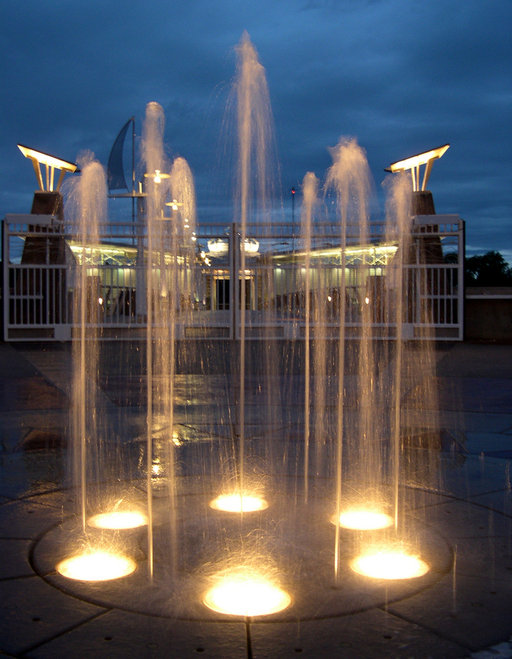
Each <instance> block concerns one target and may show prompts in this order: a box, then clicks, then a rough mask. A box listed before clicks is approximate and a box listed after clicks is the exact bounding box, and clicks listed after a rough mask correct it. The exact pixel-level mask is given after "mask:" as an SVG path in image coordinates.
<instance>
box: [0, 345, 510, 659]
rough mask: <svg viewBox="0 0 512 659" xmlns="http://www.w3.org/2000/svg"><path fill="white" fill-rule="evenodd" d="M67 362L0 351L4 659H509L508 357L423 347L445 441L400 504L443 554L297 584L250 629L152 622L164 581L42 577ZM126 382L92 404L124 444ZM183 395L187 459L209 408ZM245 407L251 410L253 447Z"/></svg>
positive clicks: (190, 389) (61, 495) (206, 427)
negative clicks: (409, 577)
mask: <svg viewBox="0 0 512 659" xmlns="http://www.w3.org/2000/svg"><path fill="white" fill-rule="evenodd" d="M70 357H71V353H70V348H69V346H68V345H45V346H34V345H21V344H20V345H14V344H11V345H7V344H0V420H1V428H2V431H1V435H0V442H1V444H0V446H1V452H0V477H1V480H0V551H1V553H0V556H1V557H2V560H1V561H0V610H1V611H2V617H1V622H0V651H1V653H3V655H5V656H16V657H69V656H72V655H76V656H79V657H93V656H94V657H177V658H181V657H196V656H209V657H225V658H230V657H240V658H242V657H254V658H257V657H276V658H277V657H279V658H280V657H296V656H304V657H377V656H378V657H469V656H473V657H478V658H480V659H484V658H487V657H492V656H502V657H506V656H508V657H512V649H511V646H510V644H509V642H508V641H509V638H510V637H511V634H512V607H511V606H510V602H511V600H512V492H511V476H510V462H511V461H512V346H506V345H490V344H469V343H462V344H441V345H439V346H438V347H437V351H436V362H437V369H436V371H437V387H438V391H439V412H440V425H441V427H442V429H443V432H444V433H445V434H446V435H447V436H448V437H449V438H450V441H448V442H447V443H446V445H445V446H444V451H441V452H440V454H439V463H438V464H439V470H440V471H442V476H443V478H442V483H441V485H440V487H439V488H438V490H437V491H432V490H430V491H421V492H419V493H418V494H417V495H416V496H414V497H413V498H412V503H410V504H409V505H410V510H409V513H410V514H413V515H414V516H415V517H416V518H421V519H426V520H428V529H429V534H430V536H431V538H432V539H433V542H434V545H435V549H434V553H436V552H437V553H438V554H440V555H441V554H442V557H441V558H440V559H439V564H438V565H436V566H435V569H434V570H433V573H432V574H431V575H430V577H427V578H421V579H420V580H417V581H415V583H414V584H413V585H410V584H409V585H407V586H400V587H399V588H397V587H395V586H389V585H388V584H385V583H383V582H382V581H379V583H378V584H370V585H368V583H367V582H365V581H364V579H362V578H361V579H359V580H358V579H357V578H354V577H353V576H350V575H348V573H346V574H345V573H344V580H343V582H342V583H341V585H340V586H339V588H338V589H335V590H334V591H333V590H332V589H331V590H330V589H329V588H327V587H324V586H323V585H322V584H321V583H320V579H316V580H315V578H314V577H312V578H311V580H310V581H308V578H309V577H304V578H302V580H301V581H302V586H301V587H299V586H300V584H296V586H297V588H296V591H297V594H296V598H297V601H296V603H295V604H294V605H293V606H292V607H291V608H290V610H289V612H288V613H287V614H285V615H284V614H281V615H275V616H270V617H268V618H264V617H259V618H254V619H243V618H238V617H235V618H230V617H229V616H222V615H211V614H209V613H208V612H206V611H203V610H202V608H201V606H198V607H191V608H190V609H187V607H186V606H185V607H184V608H185V609H186V612H180V611H177V609H176V606H174V605H173V606H169V609H168V610H167V613H166V609H165V607H164V608H163V609H162V608H161V605H160V604H159V605H158V606H156V605H155V604H154V602H155V597H156V599H157V600H158V598H159V597H160V598H161V597H162V596H163V594H165V588H166V582H165V579H163V580H162V581H161V583H157V584H154V585H153V586H150V585H149V586H148V583H147V578H146V577H145V576H144V575H145V567H144V566H142V565H141V566H139V570H138V574H137V576H135V577H128V578H127V581H126V583H124V584H123V585H119V586H116V587H111V586H108V587H103V588H102V587H101V585H99V586H95V587H94V588H92V589H88V588H85V589H84V588H82V587H81V586H79V585H77V586H75V584H68V583H66V582H65V580H64V579H62V578H60V577H59V576H58V575H56V574H55V571H54V569H53V566H52V565H51V553H52V551H53V547H56V548H59V550H62V547H61V545H60V544H59V542H60V541H56V540H55V541H54V540H53V539H52V538H53V537H54V536H55V534H56V533H58V531H59V529H60V528H62V527H63V526H64V525H65V524H66V523H69V520H70V519H72V517H73V512H74V510H75V499H76V494H75V492H74V491H73V490H72V489H70V487H69V485H70V481H69V476H68V468H67V465H68V460H67V452H66V450H65V444H66V441H67V438H68V435H69V397H70V391H71V368H70ZM124 376H125V377H124V378H123V376H122V375H120V374H119V372H117V373H116V374H115V377H114V375H113V376H112V378H111V379H110V381H109V382H105V386H104V396H105V400H104V404H105V409H107V410H108V413H109V414H111V415H112V417H113V418H114V419H115V423H118V424H121V425H123V424H124V426H126V427H129V429H130V432H131V433H132V435H133V437H135V438H136V437H137V436H138V435H140V434H143V432H144V419H145V411H144V409H143V408H142V407H140V406H139V405H138V403H139V402H140V400H139V398H140V384H141V382H140V379H138V378H137V376H135V377H134V378H132V379H131V380H130V382H128V380H129V375H128V372H127V373H125V374H124ZM116 377H117V378H118V379H117V380H116ZM215 377H218V376H215ZM123 380H124V384H125V385H126V388H125V389H123V391H124V393H123V394H122V396H120V394H119V392H120V391H121V389H122V387H123V386H124V385H123ZM187 382H188V384H187ZM187 382H185V380H183V382H182V383H181V385H180V386H181V389H180V392H181V393H180V395H182V396H183V400H182V401H181V402H180V405H178V406H177V410H178V411H177V416H176V419H175V423H176V427H177V433H178V436H179V438H181V439H180V440H179V441H180V443H181V444H182V445H183V446H184V450H185V451H190V455H192V454H193V452H194V451H195V450H196V448H195V447H196V446H199V445H201V446H206V445H207V444H208V442H206V441H204V440H205V438H206V437H210V438H211V436H212V428H213V423H209V424H205V422H204V419H205V412H207V410H208V405H205V404H204V400H201V398H202V394H199V395H197V391H198V390H197V388H196V389H194V386H192V385H191V384H190V381H187ZM196 384H197V382H196ZM218 384H219V381H218V380H216V381H213V380H212V381H211V382H210V384H209V385H208V386H207V387H206V389H209V390H210V392H211V391H214V392H215V391H216V390H217V389H218ZM201 386H205V385H204V382H203V383H202V385H201ZM126 391H128V392H130V391H131V394H130V395H128V394H127V393H126ZM194 391H196V396H197V398H196V399H195V402H194V398H193V393H194ZM257 401H258V399H257V396H255V397H254V398H251V397H249V403H248V408H249V409H248V421H249V423H250V424H252V427H251V433H252V435H254V436H255V437H256V436H257V435H258V432H257V429H258V414H257V412H258V402H257ZM200 408H201V409H200ZM194 410H196V411H194ZM293 416H294V414H293V413H291V414H289V415H288V416H286V417H285V418H279V420H278V422H277V423H276V427H275V428H274V430H273V432H275V434H276V438H275V441H276V442H279V441H280V437H281V434H282V431H283V428H284V427H285V426H286V424H287V423H288V426H289V428H292V430H293V427H294V426H293V424H292V423H291V422H292V421H293V420H294V419H293ZM124 426H123V427H124ZM216 428H217V430H218V432H217V437H216V439H217V440H218V441H219V442H222V441H224V439H229V438H226V437H224V436H223V432H224V431H225V429H223V428H222V427H221V424H219V425H218V427H216ZM180 433H181V434H180ZM187 442H188V443H189V444H190V447H188V448H187ZM187 478H188V477H187V474H186V473H185V474H183V477H182V483H183V487H182V490H181V493H182V494H183V496H184V500H186V499H187V497H189V500H190V497H191V496H192V495H193V496H195V497H197V496H199V495H200V492H198V490H197V488H198V483H197V479H193V478H188V480H187ZM283 478H284V476H283ZM284 505H285V504H284ZM283 509H284V508H283ZM201 515H202V513H201V512H200V511H199V512H197V513H194V514H191V515H190V516H191V519H192V518H193V519H192V521H190V527H187V526H185V527H184V528H185V530H186V531H187V533H190V534H193V533H195V532H196V531H197V529H196V527H195V525H194V524H195V523H193V520H198V519H200V518H201ZM187 523H188V522H187ZM187 529H188V530H187ZM322 532H323V531H321V530H319V534H321V533H322ZM326 533H328V531H326ZM52 534H53V535H52ZM52 543H54V544H52ZM48 553H49V554H50V558H48ZM321 553H322V552H321V551H320V552H319V556H320V554H321ZM327 553H329V552H327ZM309 560H311V559H310V557H307V558H306V559H304V561H305V563H304V564H305V565H309V564H308V561H309ZM320 560H323V558H322V557H321V556H320ZM326 560H327V559H326ZM142 562H143V561H142ZM305 572H307V569H304V573H305ZM130 579H131V581H129V580H130ZM304 584H305V585H304ZM290 585H291V589H292V590H293V588H294V584H293V583H291V584H290ZM112 588H113V589H112ZM150 591H151V592H150ZM155 593H156V595H155ZM308 596H309V598H310V604H311V602H314V606H313V604H311V605H310V607H309V608H308V605H307V604H308V603H307V600H308ZM300 598H302V599H303V600H304V601H303V602H301V601H299V600H300ZM148 602H151V604H149V603H148ZM159 607H160V608H159Z"/></svg>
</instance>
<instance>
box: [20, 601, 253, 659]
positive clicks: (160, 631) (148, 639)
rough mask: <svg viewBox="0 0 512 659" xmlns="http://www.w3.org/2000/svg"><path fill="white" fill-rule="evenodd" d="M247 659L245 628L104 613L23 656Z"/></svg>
mask: <svg viewBox="0 0 512 659" xmlns="http://www.w3.org/2000/svg"><path fill="white" fill-rule="evenodd" d="M77 648H79V656H80V657H84V658H85V657H98V658H103V657H104V658H108V659H126V658H127V657H130V659H138V658H140V659H164V658H165V659H197V658H198V657H212V658H216V659H246V657H247V646H246V626H245V624H244V623H242V622H239V623H230V622H225V623H220V624H219V623H211V622H189V621H181V620H180V621H175V620H170V619H166V618H155V617H151V616H143V615H137V614H133V613H127V612H124V611H108V612H106V613H105V614H104V615H100V616H97V617H95V618H93V619H91V620H88V621H84V622H83V623H82V624H80V625H78V626H75V627H74V628H73V629H72V630H69V631H67V632H65V633H63V634H61V635H59V636H58V637H57V638H54V639H52V640H51V641H49V642H47V643H45V644H44V645H40V646H39V647H37V648H36V649H34V650H32V651H31V652H29V653H28V654H27V656H28V657H34V658H37V659H55V657H70V656H73V655H74V654H76V652H77Z"/></svg>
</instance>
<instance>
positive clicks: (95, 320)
mask: <svg viewBox="0 0 512 659" xmlns="http://www.w3.org/2000/svg"><path fill="white" fill-rule="evenodd" d="M80 166H81V170H82V173H81V176H80V178H79V179H76V180H75V181H74V183H75V185H74V186H73V188H72V190H71V193H70V196H69V198H68V204H67V208H68V209H69V214H70V218H71V219H72V220H73V224H74V227H75V234H74V236H73V238H74V240H75V241H76V243H77V244H78V245H79V246H80V247H79V250H78V252H77V261H78V262H77V265H76V267H75V287H74V298H73V319H74V322H75V324H76V325H77V327H79V333H78V335H77V337H76V340H75V341H74V342H73V394H72V408H71V409H72V418H71V434H72V438H73V439H72V441H73V472H74V482H75V485H76V486H78V488H79V492H80V515H81V519H82V527H83V529H84V530H85V527H86V522H87V509H88V487H89V482H90V481H91V480H92V479H94V480H95V481H96V482H97V481H98V480H99V479H100V476H99V474H98V470H97V467H98V465H99V464H101V463H102V460H101V450H102V443H103V441H102V440H104V437H102V436H101V434H100V432H101V430H100V429H101V428H102V425H101V424H102V423H103V422H104V419H103V418H101V417H102V412H101V407H102V406H101V403H100V388H99V384H98V377H99V344H98V340H99V337H100V334H101V323H102V318H101V311H102V305H103V300H102V298H101V289H100V284H99V282H100V277H99V272H98V265H99V264H98V263H95V262H94V259H93V256H92V255H93V252H92V249H91V246H93V245H97V244H98V243H99V236H100V232H101V229H102V228H104V225H105V223H106V216H107V214H106V210H107V185H106V179H105V172H104V171H103V168H102V166H101V165H100V163H99V162H98V161H96V160H94V159H93V157H92V154H88V155H87V156H85V157H84V158H83V159H82V160H81V162H80ZM96 484H97V483H96ZM96 503H97V502H96Z"/></svg>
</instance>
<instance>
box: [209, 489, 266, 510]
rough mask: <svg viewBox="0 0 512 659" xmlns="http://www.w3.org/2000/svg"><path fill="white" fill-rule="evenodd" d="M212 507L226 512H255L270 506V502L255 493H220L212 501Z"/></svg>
mask: <svg viewBox="0 0 512 659" xmlns="http://www.w3.org/2000/svg"><path fill="white" fill-rule="evenodd" d="M210 508H213V509H214V510H222V511H223V512H226V513H253V512H257V511H258V510H265V509H266V508H268V503H267V502H266V501H265V499H263V498H262V497H259V496H256V495H254V494H244V495H242V496H240V494H239V493H237V492H234V493H231V494H220V495H219V496H218V497H217V498H216V499H213V501H210Z"/></svg>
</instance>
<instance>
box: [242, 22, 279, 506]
mask: <svg viewBox="0 0 512 659" xmlns="http://www.w3.org/2000/svg"><path fill="white" fill-rule="evenodd" d="M236 54H237V71H236V78H235V83H234V88H233V93H234V98H235V101H236V115H237V139H238V143H237V163H238V167H237V180H236V192H235V219H236V220H237V222H236V224H237V225H238V227H239V243H238V244H236V242H237V241H236V240H233V243H234V244H233V249H234V251H235V259H234V263H235V268H234V274H235V282H233V284H234V286H233V293H234V294H233V296H232V303H233V311H235V307H238V308H239V309H240V315H239V337H238V338H239V354H238V371H239V372H238V401H237V405H236V411H237V419H236V421H237V423H236V426H237V431H238V458H237V469H238V473H237V488H238V491H239V495H240V508H241V511H243V509H244V501H243V497H244V494H245V492H246V489H247V483H246V455H245V451H246V437H245V425H246V422H245V413H246V410H245V407H246V391H245V378H246V328H247V307H248V299H247V288H246V260H247V248H246V246H247V244H248V235H247V231H248V224H249V221H250V220H252V221H256V222H258V223H259V224H260V226H265V224H266V225H267V226H269V221H270V201H271V189H272V185H271V182H270V180H269V179H270V172H269V171H268V163H267V154H268V149H269V146H270V145H271V144H272V141H273V135H272V120H271V113H270V100H269V93H268V87H267V81H266V77H265V69H264V68H263V66H262V65H261V64H260V62H259V61H258V55H257V52H256V49H255V48H254V46H253V44H252V43H251V41H250V38H249V35H248V34H247V33H246V32H244V34H243V35H242V38H241V40H240V43H239V44H238V46H237V48H236ZM267 294H270V291H267ZM235 318H236V314H235ZM236 330H237V328H236V323H235V328H234V334H235V337H236Z"/></svg>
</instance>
